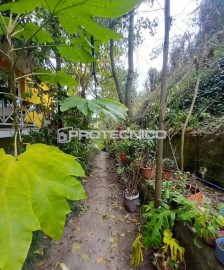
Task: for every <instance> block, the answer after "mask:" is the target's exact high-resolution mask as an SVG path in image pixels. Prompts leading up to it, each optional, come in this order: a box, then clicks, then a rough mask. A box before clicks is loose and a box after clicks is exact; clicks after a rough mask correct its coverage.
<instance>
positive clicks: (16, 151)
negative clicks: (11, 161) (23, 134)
mask: <svg viewBox="0 0 224 270" xmlns="http://www.w3.org/2000/svg"><path fill="white" fill-rule="evenodd" d="M17 136H18V132H16V133H15V138H14V151H15V152H14V155H15V158H16V159H17V156H18V150H17Z"/></svg>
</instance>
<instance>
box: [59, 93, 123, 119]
mask: <svg viewBox="0 0 224 270" xmlns="http://www.w3.org/2000/svg"><path fill="white" fill-rule="evenodd" d="M60 105H61V111H62V112H64V111H67V110H69V109H72V108H77V109H78V110H79V111H80V112H82V113H83V114H85V115H87V114H88V113H95V114H96V115H98V114H104V115H107V116H109V117H111V118H113V119H114V120H117V119H123V120H125V119H126V117H127V110H128V109H127V107H126V106H124V105H123V104H121V103H119V102H117V101H115V100H112V99H106V98H104V99H96V100H86V99H83V98H81V97H77V96H72V97H69V98H66V99H65V100H63V101H62V102H61V104H60Z"/></svg>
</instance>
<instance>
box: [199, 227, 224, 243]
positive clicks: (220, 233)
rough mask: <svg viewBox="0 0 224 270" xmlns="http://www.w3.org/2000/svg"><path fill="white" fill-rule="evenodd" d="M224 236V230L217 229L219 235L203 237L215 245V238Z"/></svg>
mask: <svg viewBox="0 0 224 270" xmlns="http://www.w3.org/2000/svg"><path fill="white" fill-rule="evenodd" d="M221 237H224V231H221V230H219V231H217V237H209V238H203V240H204V241H205V242H206V243H207V244H208V245H209V246H211V247H215V240H216V239H217V238H221Z"/></svg>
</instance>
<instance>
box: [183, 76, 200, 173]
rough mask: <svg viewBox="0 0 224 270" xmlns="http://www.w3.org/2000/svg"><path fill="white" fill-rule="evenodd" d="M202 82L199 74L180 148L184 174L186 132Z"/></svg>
mask: <svg viewBox="0 0 224 270" xmlns="http://www.w3.org/2000/svg"><path fill="white" fill-rule="evenodd" d="M200 80H201V75H200V74H199V75H198V78H197V82H196V86H195V89H194V96H193V99H192V102H191V107H190V110H189V112H188V115H187V118H186V121H185V123H184V126H183V129H182V134H181V147H180V170H181V172H184V139H185V132H186V128H187V125H188V122H189V120H190V117H191V115H192V112H193V109H194V104H195V101H196V98H197V95H198V89H199V84H200Z"/></svg>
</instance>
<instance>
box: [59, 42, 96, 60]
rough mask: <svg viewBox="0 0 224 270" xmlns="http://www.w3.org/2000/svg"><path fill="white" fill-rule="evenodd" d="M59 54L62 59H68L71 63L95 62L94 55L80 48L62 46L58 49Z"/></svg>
mask: <svg viewBox="0 0 224 270" xmlns="http://www.w3.org/2000/svg"><path fill="white" fill-rule="evenodd" d="M58 50H59V53H60V55H61V56H62V57H64V58H66V59H67V61H71V62H82V63H85V64H87V63H90V62H92V61H94V58H93V57H92V55H91V54H90V53H89V52H87V51H85V50H84V49H82V48H80V45H79V46H74V45H73V46H72V45H71V46H68V45H67V46H60V47H58Z"/></svg>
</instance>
